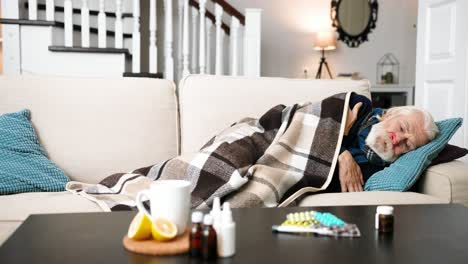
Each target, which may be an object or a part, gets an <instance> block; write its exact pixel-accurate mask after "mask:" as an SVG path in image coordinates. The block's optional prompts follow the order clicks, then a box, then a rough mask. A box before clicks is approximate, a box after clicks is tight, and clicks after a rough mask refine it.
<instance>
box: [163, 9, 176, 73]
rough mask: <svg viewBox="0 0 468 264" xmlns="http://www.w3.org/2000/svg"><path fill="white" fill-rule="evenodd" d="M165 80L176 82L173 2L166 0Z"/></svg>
mask: <svg viewBox="0 0 468 264" xmlns="http://www.w3.org/2000/svg"><path fill="white" fill-rule="evenodd" d="M164 21H165V22H164V78H165V79H167V80H171V81H173V80H174V58H173V55H172V51H173V48H172V42H173V41H172V39H173V32H172V31H173V29H172V0H164Z"/></svg>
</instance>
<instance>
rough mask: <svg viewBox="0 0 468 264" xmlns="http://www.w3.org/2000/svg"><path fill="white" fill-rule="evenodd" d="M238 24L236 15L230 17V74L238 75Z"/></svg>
mask: <svg viewBox="0 0 468 264" xmlns="http://www.w3.org/2000/svg"><path fill="white" fill-rule="evenodd" d="M239 26H240V21H239V19H238V18H237V17H235V16H232V17H231V39H230V45H229V51H230V54H229V58H230V60H231V67H230V68H231V75H232V76H237V75H239V60H238V58H239Z"/></svg>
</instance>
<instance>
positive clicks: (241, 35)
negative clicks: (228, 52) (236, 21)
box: [237, 26, 244, 75]
mask: <svg viewBox="0 0 468 264" xmlns="http://www.w3.org/2000/svg"><path fill="white" fill-rule="evenodd" d="M238 34H239V37H238V39H239V42H238V43H237V45H238V49H237V51H238V52H237V61H238V63H237V67H238V74H239V75H244V27H243V26H240V27H239V32H238Z"/></svg>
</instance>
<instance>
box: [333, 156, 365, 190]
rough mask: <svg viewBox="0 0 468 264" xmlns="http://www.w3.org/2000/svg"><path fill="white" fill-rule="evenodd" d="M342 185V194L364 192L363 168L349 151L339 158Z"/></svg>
mask: <svg viewBox="0 0 468 264" xmlns="http://www.w3.org/2000/svg"><path fill="white" fill-rule="evenodd" d="M338 165H339V170H340V184H341V191H342V192H362V186H363V185H364V179H363V177H362V172H361V168H359V165H358V164H357V163H356V161H355V160H354V158H353V156H352V155H351V153H349V151H347V150H345V151H344V152H343V153H341V154H340V156H339V157H338Z"/></svg>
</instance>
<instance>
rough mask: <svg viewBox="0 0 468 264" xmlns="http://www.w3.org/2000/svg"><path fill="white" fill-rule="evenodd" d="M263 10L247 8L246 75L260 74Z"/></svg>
mask: <svg viewBox="0 0 468 264" xmlns="http://www.w3.org/2000/svg"><path fill="white" fill-rule="evenodd" d="M261 35H262V10H261V9H253V8H247V9H245V29H244V47H243V49H244V75H246V76H250V77H259V76H260V59H261V49H260V48H261Z"/></svg>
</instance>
